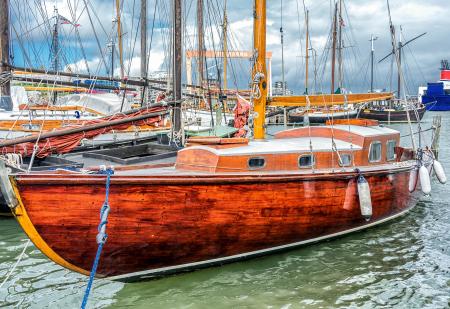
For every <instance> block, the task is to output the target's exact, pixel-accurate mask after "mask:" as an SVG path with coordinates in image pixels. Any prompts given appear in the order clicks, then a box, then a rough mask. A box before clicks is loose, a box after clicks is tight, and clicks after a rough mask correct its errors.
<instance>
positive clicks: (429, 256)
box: [0, 113, 450, 309]
mask: <svg viewBox="0 0 450 309" xmlns="http://www.w3.org/2000/svg"><path fill="white" fill-rule="evenodd" d="M432 115H434V114H433V113H429V114H427V115H426V119H425V124H423V127H424V128H428V127H429V126H430V121H431V117H432ZM440 115H442V116H443V128H442V137H441V153H440V161H441V162H442V163H443V165H444V168H446V170H447V171H448V173H449V174H450V148H449V143H450V137H449V136H448V135H447V133H446V132H449V128H450V114H447V113H442V114H440ZM396 128H397V129H400V130H401V131H403V132H406V127H405V126H404V125H402V126H396ZM405 141H406V140H405ZM449 197H450V187H449V185H440V184H438V183H437V182H436V181H433V192H432V196H431V197H424V198H422V199H421V202H420V203H419V204H418V205H417V207H416V208H415V209H414V210H412V211H411V212H410V213H409V214H408V215H406V216H404V217H402V218H399V219H398V220H395V221H393V222H391V223H389V224H385V225H382V226H379V227H376V228H372V229H368V230H365V231H363V232H360V233H355V234H351V235H348V236H346V237H342V238H339V239H336V240H332V241H328V242H323V243H320V244H315V245H311V246H307V247H303V248H300V249H297V250H294V251H290V252H287V253H284V254H277V255H271V256H268V257H264V258H259V259H255V260H251V261H247V262H241V263H234V264H230V265H226V266H223V267H216V268H210V269H206V270H201V271H197V272H192V273H187V274H182V275H177V276H173V277H168V278H164V279H159V280H155V281H148V282H140V283H129V284H123V283H117V282H109V281H106V280H97V281H96V282H95V284H94V289H93V292H92V294H91V297H90V299H89V308H280V309H292V308H375V307H376V308H448V307H450V203H449ZM25 244H26V236H25V235H24V233H23V232H22V231H21V229H20V227H19V226H18V225H17V223H16V222H15V221H14V220H13V219H0V278H3V277H4V276H5V275H6V273H7V272H8V271H9V270H10V269H11V267H12V266H13V264H14V263H15V259H16V258H17V256H18V255H19V254H20V253H21V252H22V250H23V248H24V246H25ZM0 281H3V279H0ZM86 283H87V278H86V277H84V276H81V275H78V274H75V273H71V272H69V271H67V270H65V269H63V268H61V267H60V266H58V265H56V264H54V263H52V262H50V261H49V260H47V259H46V257H45V256H43V255H42V254H41V253H40V252H39V250H37V249H36V248H35V247H34V246H32V245H30V246H29V247H28V248H27V250H26V253H25V255H24V257H23V259H22V260H21V262H20V263H19V264H18V267H17V269H16V270H15V271H14V272H13V274H12V276H11V278H10V279H9V280H8V281H7V283H6V284H5V285H4V286H3V287H2V288H1V289H0V305H1V307H18V308H78V307H79V306H80V304H81V300H82V297H83V294H84V288H85V286H86Z"/></svg>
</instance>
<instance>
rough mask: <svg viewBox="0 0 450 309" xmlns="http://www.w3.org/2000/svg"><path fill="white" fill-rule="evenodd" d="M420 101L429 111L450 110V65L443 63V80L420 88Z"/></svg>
mask: <svg viewBox="0 0 450 309" xmlns="http://www.w3.org/2000/svg"><path fill="white" fill-rule="evenodd" d="M419 99H421V100H422V103H423V104H425V105H426V107H427V110H429V111H449V110H450V64H449V63H448V60H442V61H441V79H440V80H439V82H437V83H428V85H427V87H419Z"/></svg>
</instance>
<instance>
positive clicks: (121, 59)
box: [113, 0, 125, 79]
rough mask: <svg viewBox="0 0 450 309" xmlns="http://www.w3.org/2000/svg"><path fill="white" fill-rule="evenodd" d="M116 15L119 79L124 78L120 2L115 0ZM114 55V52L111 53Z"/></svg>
mask: <svg viewBox="0 0 450 309" xmlns="http://www.w3.org/2000/svg"><path fill="white" fill-rule="evenodd" d="M116 15H117V17H116V18H117V37H118V39H119V58H120V59H119V61H120V78H122V79H123V78H124V76H125V73H124V69H123V42H122V24H121V21H120V15H121V11H120V0H116ZM113 54H114V51H113Z"/></svg>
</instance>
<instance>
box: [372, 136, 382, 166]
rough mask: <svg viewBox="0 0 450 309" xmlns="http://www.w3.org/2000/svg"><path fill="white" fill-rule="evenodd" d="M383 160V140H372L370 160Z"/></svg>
mask: <svg viewBox="0 0 450 309" xmlns="http://www.w3.org/2000/svg"><path fill="white" fill-rule="evenodd" d="M380 161H381V142H378V141H376V142H372V144H370V150H369V162H380Z"/></svg>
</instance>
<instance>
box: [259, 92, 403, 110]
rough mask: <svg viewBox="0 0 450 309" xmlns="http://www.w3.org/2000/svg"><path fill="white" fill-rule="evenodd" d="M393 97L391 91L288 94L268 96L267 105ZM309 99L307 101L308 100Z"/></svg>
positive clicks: (353, 102) (343, 103)
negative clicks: (306, 94)
mask: <svg viewBox="0 0 450 309" xmlns="http://www.w3.org/2000/svg"><path fill="white" fill-rule="evenodd" d="M393 97H394V94H393V93H391V92H383V93H352V94H316V95H309V96H305V95H302V96H289V97H287V96H286V97H285V96H282V97H272V98H269V100H268V102H267V105H268V106H308V103H309V104H310V105H309V106H311V107H313V106H319V107H325V106H333V105H345V104H361V103H366V102H370V101H382V100H390V99H392V98H393ZM308 100H309V102H308Z"/></svg>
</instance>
